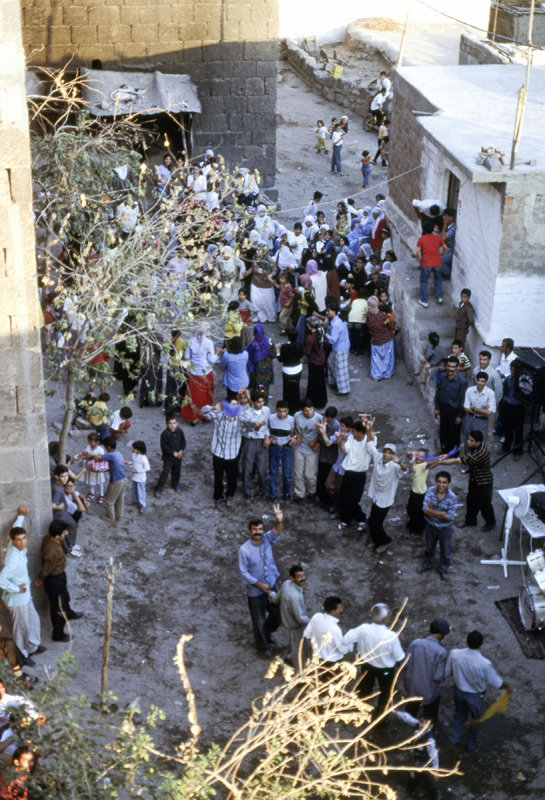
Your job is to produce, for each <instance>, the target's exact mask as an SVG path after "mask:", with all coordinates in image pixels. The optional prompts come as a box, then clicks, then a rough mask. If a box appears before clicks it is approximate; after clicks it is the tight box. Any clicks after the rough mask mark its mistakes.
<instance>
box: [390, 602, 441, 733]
mask: <svg viewBox="0 0 545 800" xmlns="http://www.w3.org/2000/svg"><path fill="white" fill-rule="evenodd" d="M449 632H450V625H449V623H448V621H447V620H446V619H445V618H444V617H436V618H435V619H434V620H432V622H431V625H430V633H429V636H426V638H425V639H413V641H412V642H411V643H410V645H409V646H408V648H407V655H408V657H409V658H408V661H407V663H406V664H405V667H404V668H403V672H402V673H401V678H402V682H403V686H404V688H405V694H406V695H407V696H408V697H421V698H422V700H421V701H419V700H413V701H412V702H411V703H407V709H406V710H407V711H408V712H409V714H412V716H413V717H416V716H418V712H419V708H422V711H423V713H424V716H425V717H426V719H430V720H431V721H432V723H433V725H435V724H436V723H437V715H438V713H439V703H440V701H441V684H442V683H443V682H444V680H445V667H446V665H447V656H448V653H447V651H446V650H445V648H444V647H443V644H442V641H443V639H444V638H445V636H447V635H448V633H449Z"/></svg>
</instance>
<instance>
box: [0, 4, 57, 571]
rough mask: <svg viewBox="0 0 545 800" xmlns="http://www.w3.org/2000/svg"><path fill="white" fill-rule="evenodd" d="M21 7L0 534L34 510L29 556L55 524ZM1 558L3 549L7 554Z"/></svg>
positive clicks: (11, 156) (6, 289)
mask: <svg viewBox="0 0 545 800" xmlns="http://www.w3.org/2000/svg"><path fill="white" fill-rule="evenodd" d="M20 26H21V22H20V11H19V2H18V0H3V2H2V4H0V108H1V109H2V112H1V115H0V337H1V338H0V375H1V380H0V414H1V419H2V438H1V441H0V526H1V532H2V544H3V546H5V545H6V544H7V542H8V540H9V536H8V534H9V530H10V528H11V525H12V524H13V521H14V519H15V516H16V509H17V506H18V505H19V504H24V505H27V506H29V508H30V515H29V517H28V520H27V525H26V528H27V531H28V534H29V552H30V556H31V561H36V559H37V554H38V552H39V542H40V541H41V537H42V536H43V535H44V534H45V533H46V526H47V524H48V523H49V522H50V520H51V494H50V490H49V465H48V459H47V436H46V424H45V413H44V395H43V388H42V387H43V376H42V362H41V349H40V334H39V317H38V300H37V284H36V258H35V248H34V223H33V218H32V186H31V178H30V144H29V135H28V115H27V109H26V102H25V62H24V53H23V48H22V42H21V27H20ZM2 550H3V548H2Z"/></svg>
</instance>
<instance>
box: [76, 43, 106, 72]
mask: <svg viewBox="0 0 545 800" xmlns="http://www.w3.org/2000/svg"><path fill="white" fill-rule="evenodd" d="M77 56H78V58H79V60H80V61H81V62H82V63H83V64H85V65H86V66H89V67H90V66H91V62H92V61H93V60H94V59H95V58H100V59H101V61H102V62H103V63H104V65H106V64H110V63H113V61H114V58H115V47H114V45H113V44H106V43H104V42H101V44H100V45H96V44H83V45H81V46H80V47H78V49H77Z"/></svg>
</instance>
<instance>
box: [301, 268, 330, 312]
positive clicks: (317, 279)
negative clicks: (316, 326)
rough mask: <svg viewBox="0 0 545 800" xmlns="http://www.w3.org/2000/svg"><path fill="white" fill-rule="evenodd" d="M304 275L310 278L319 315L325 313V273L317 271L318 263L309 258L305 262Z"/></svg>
mask: <svg viewBox="0 0 545 800" xmlns="http://www.w3.org/2000/svg"><path fill="white" fill-rule="evenodd" d="M305 275H309V276H310V282H311V284H312V288H313V289H314V297H315V298H316V305H317V307H318V311H319V312H320V314H323V313H324V312H325V298H326V294H327V278H326V276H325V272H321V271H320V270H319V269H318V263H317V262H316V261H315V260H314V259H313V258H311V259H310V261H307V265H306V267H305Z"/></svg>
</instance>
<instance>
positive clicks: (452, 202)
mask: <svg viewBox="0 0 545 800" xmlns="http://www.w3.org/2000/svg"><path fill="white" fill-rule="evenodd" d="M459 194H460V181H459V180H458V178H457V177H456V175H454V174H453V173H452V172H449V178H448V190H447V208H454V209H457V208H458V195H459Z"/></svg>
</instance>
